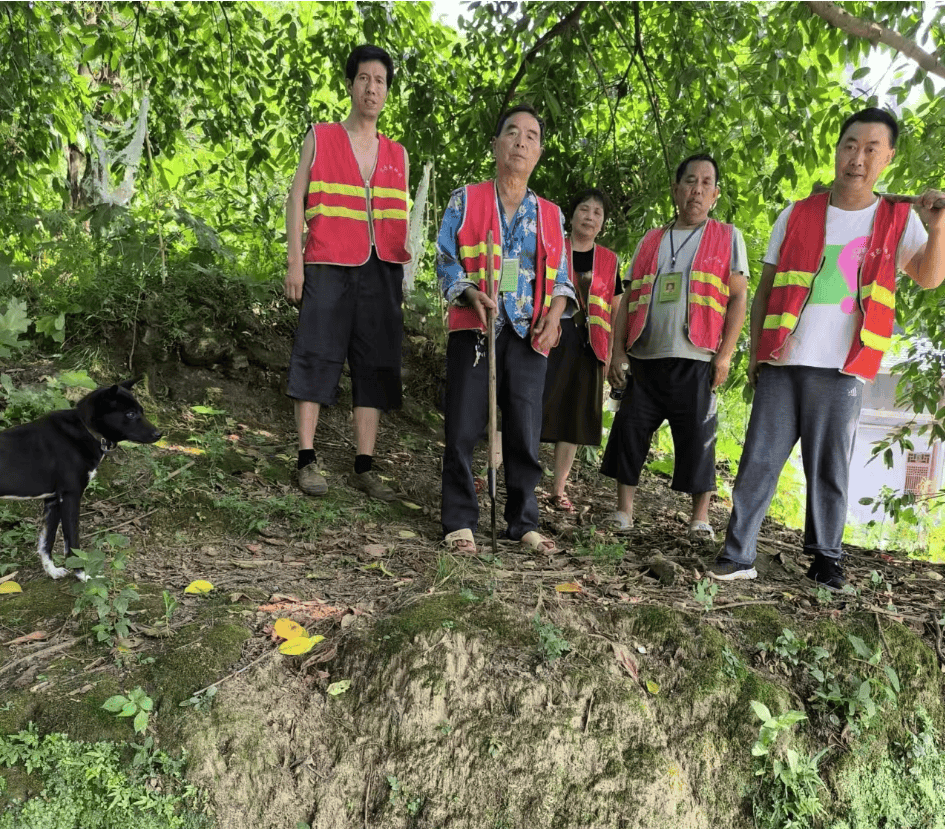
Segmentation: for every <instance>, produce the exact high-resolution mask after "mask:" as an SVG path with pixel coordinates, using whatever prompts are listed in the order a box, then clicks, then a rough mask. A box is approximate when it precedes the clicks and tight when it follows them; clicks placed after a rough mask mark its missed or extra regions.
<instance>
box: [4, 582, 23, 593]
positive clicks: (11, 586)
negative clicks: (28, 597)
mask: <svg viewBox="0 0 945 829" xmlns="http://www.w3.org/2000/svg"><path fill="white" fill-rule="evenodd" d="M22 592H23V588H22V587H20V585H18V584H17V583H16V582H15V581H5V582H4V583H3V584H0V593H22Z"/></svg>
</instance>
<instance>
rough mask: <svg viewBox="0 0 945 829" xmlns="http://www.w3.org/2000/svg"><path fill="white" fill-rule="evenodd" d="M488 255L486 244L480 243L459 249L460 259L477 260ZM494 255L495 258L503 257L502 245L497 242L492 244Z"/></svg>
mask: <svg viewBox="0 0 945 829" xmlns="http://www.w3.org/2000/svg"><path fill="white" fill-rule="evenodd" d="M485 255H486V243H485V242H480V243H479V244H478V245H463V246H462V247H461V248H460V249H459V258H460V259H475V258H476V257H477V256H485ZM492 255H493V256H499V257H501V256H502V248H501V246H500V245H497V244H496V243H495V242H493V243H492Z"/></svg>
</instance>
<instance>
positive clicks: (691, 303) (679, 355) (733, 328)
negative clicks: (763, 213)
mask: <svg viewBox="0 0 945 829" xmlns="http://www.w3.org/2000/svg"><path fill="white" fill-rule="evenodd" d="M719 192H720V189H719V169H718V165H717V164H716V162H715V160H714V159H713V158H712V156H710V155H704V154H700V155H693V156H690V157H689V158H687V159H685V160H684V161H683V162H682V163H681V164H680V165H679V167H678V168H677V170H676V183H675V185H674V187H673V199H674V201H675V204H676V219H675V220H674V221H673V222H671V223H670V224H668V225H666V226H664V227H659V228H655V229H653V230H651V231H649V232H648V233H647V234H646V236H644V237H643V240H642V241H641V242H640V244H639V246H638V247H637V250H636V253H635V254H634V256H633V260H632V262H631V264H630V268H629V270H628V272H627V276H626V278H625V279H624V286H625V288H626V290H625V291H624V294H623V297H622V299H621V302H620V309H619V310H618V312H617V314H616V318H615V320H614V353H613V357H612V359H611V363H610V381H611V384H612V385H614V386H616V387H622V386H624V385H626V391H625V392H624V396H623V402H622V403H621V406H620V410H619V411H618V412H617V415H616V417H615V418H614V423H613V426H612V427H611V431H610V437H609V439H608V441H607V448H606V450H605V451H604V457H603V461H602V463H601V472H602V473H603V474H604V475H607V476H608V477H611V478H616V479H617V510H616V512H614V513H613V514H612V515H611V517H610V524H611V525H612V526H613V527H614V528H615V529H627V528H629V527H631V526H632V525H633V500H634V495H635V493H636V488H637V483H638V482H639V479H640V472H641V470H642V469H643V464H644V463H645V462H646V455H647V452H648V451H649V448H650V442H651V440H652V438H653V433H654V432H655V431H656V430H657V429H658V428H659V427H660V425H661V424H662V423H663V421H664V420H667V421H669V425H670V428H671V430H672V434H673V449H674V464H673V480H672V483H671V487H672V488H673V489H675V490H677V491H679V492H686V493H689V494H690V495H691V496H692V514H691V517H690V520H689V537H690V539H691V540H692V541H694V542H704V541H713V540H715V534H714V531H713V530H712V525H711V524H710V523H709V502H710V501H711V499H712V493H713V492H714V491H715V437H716V430H717V427H718V418H717V416H716V395H715V389H716V388H718V387H719V386H720V385H721V384H722V383H724V382H725V379H726V377H728V373H729V366H730V364H731V359H732V354H733V352H734V351H735V345H736V343H737V342H738V337H739V334H741V330H742V325H743V323H744V322H745V307H746V304H747V292H748V254H747V252H746V250H745V240H744V238H743V237H742V234H741V231H740V230H739V229H738V228H737V227H734V226H733V225H730V224H726V223H724V222H720V221H716V220H715V219H712V218H710V217H709V212H710V211H711V210H712V208H713V207H715V203H716V201H717V200H718V197H719ZM627 369H629V374H627V372H626V370H627Z"/></svg>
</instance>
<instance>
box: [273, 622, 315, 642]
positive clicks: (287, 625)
mask: <svg viewBox="0 0 945 829" xmlns="http://www.w3.org/2000/svg"><path fill="white" fill-rule="evenodd" d="M272 629H273V630H274V631H275V633H276V636H278V637H279V638H280V639H297V638H298V637H299V636H306V637H307V636H308V631H307V630H306V629H305V628H303V627H302V626H301V625H300V624H299V623H298V622H293V621H292V620H291V619H276V623H275V624H274V625H273V626H272Z"/></svg>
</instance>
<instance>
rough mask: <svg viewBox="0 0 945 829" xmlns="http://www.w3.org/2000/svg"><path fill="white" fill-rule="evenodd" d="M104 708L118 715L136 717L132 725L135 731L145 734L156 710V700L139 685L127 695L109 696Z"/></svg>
mask: <svg viewBox="0 0 945 829" xmlns="http://www.w3.org/2000/svg"><path fill="white" fill-rule="evenodd" d="M102 708H104V709H105V710H106V711H108V712H110V713H112V714H115V715H116V716H118V717H134V720H132V725H133V726H134V729H135V733H136V734H143V733H144V732H145V731H147V730H148V721H149V719H150V717H151V712H152V711H153V710H154V700H153V699H151V697H149V696H148V695H147V693H146V692H145V691H144V689H143V688H141V687H138V688H135V689H134V690H132V691H129V692H128V694H127V696H126V695H124V694H115V696H113V697H109V698H108V699H107V700H105V703H104V704H103V705H102Z"/></svg>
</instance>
